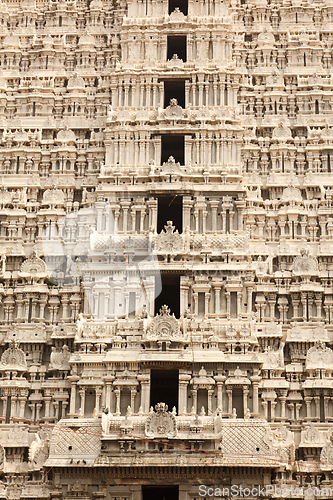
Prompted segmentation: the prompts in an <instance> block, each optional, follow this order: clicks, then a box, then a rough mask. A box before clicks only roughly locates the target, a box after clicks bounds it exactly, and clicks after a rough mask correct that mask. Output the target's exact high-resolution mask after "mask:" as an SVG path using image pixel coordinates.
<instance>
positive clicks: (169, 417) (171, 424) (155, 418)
mask: <svg viewBox="0 0 333 500" xmlns="http://www.w3.org/2000/svg"><path fill="white" fill-rule="evenodd" d="M155 410H156V412H154V411H153V412H151V413H149V415H148V417H147V420H146V424H145V433H146V436H147V437H150V438H163V437H164V438H169V439H170V438H174V437H176V434H177V424H176V418H175V416H174V415H173V414H172V413H170V412H169V411H168V405H166V404H165V403H158V404H157V405H156V406H155Z"/></svg>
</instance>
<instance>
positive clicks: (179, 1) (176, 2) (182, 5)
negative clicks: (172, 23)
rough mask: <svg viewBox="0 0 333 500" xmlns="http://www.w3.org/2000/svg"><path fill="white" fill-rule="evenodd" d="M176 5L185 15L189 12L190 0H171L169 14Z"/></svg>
mask: <svg viewBox="0 0 333 500" xmlns="http://www.w3.org/2000/svg"><path fill="white" fill-rule="evenodd" d="M176 7H178V9H179V10H180V12H182V13H183V14H184V15H185V16H187V14H188V0H169V14H171V13H172V12H173V11H174V10H175V9H176Z"/></svg>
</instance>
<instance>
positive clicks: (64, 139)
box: [57, 127, 76, 144]
mask: <svg viewBox="0 0 333 500" xmlns="http://www.w3.org/2000/svg"><path fill="white" fill-rule="evenodd" d="M75 140H76V139H75V134H74V132H73V131H72V130H69V128H68V127H65V128H64V129H63V130H60V131H59V132H58V134H57V141H59V142H61V143H62V144H70V143H72V144H73V143H75Z"/></svg>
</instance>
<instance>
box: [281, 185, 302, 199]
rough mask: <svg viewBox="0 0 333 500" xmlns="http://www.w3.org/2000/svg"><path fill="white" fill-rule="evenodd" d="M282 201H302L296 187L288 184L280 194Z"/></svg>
mask: <svg viewBox="0 0 333 500" xmlns="http://www.w3.org/2000/svg"><path fill="white" fill-rule="evenodd" d="M282 201H291V202H295V201H298V202H300V203H302V201H303V198H302V193H301V191H300V190H299V189H298V188H296V187H294V186H292V185H290V186H288V187H286V188H284V190H283V194H282Z"/></svg>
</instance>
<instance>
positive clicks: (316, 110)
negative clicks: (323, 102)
mask: <svg viewBox="0 0 333 500" xmlns="http://www.w3.org/2000/svg"><path fill="white" fill-rule="evenodd" d="M315 114H316V115H319V102H318V100H317V99H316V102H315Z"/></svg>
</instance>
